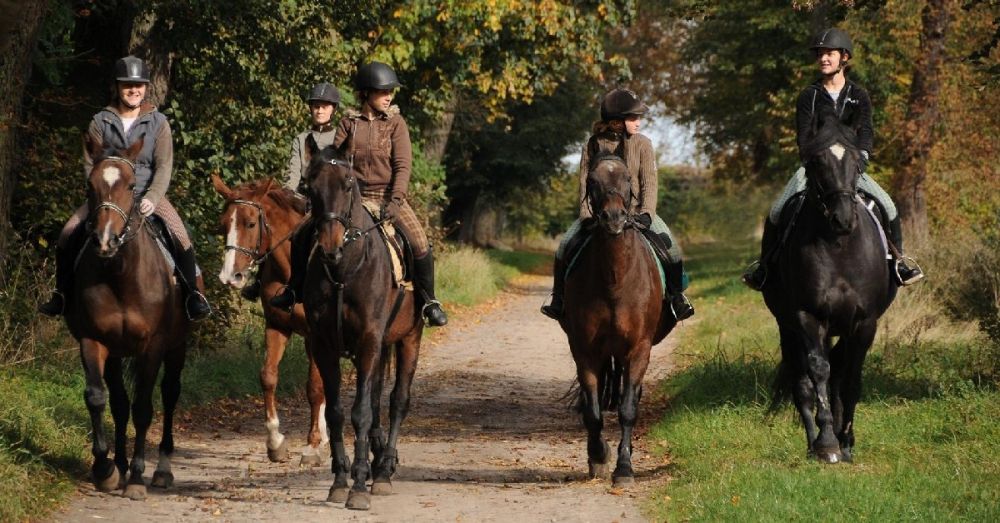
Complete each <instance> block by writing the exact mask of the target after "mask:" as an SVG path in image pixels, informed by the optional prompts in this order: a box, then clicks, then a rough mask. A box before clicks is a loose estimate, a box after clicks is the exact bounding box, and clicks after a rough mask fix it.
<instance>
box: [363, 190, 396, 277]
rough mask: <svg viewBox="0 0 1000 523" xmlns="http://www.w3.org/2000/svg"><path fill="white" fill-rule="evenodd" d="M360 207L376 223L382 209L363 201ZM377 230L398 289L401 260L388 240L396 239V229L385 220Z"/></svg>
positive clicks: (391, 242) (373, 202)
mask: <svg viewBox="0 0 1000 523" xmlns="http://www.w3.org/2000/svg"><path fill="white" fill-rule="evenodd" d="M362 205H364V207H365V210H366V211H368V214H370V215H371V217H372V219H373V220H375V221H376V222H377V221H379V219H380V215H381V214H382V208H381V205H379V203H378V202H376V201H374V200H364V201H362ZM378 229H379V233H380V235H381V236H382V241H384V242H385V246H386V247H387V248H388V249H389V258H390V259H391V260H392V278H393V280H394V281H395V282H396V286H397V287H398V286H399V285H401V284H402V283H403V260H402V258H401V257H400V255H399V249H397V248H396V244H395V242H394V241H392V240H390V238H395V237H396V227H394V226H393V225H392V222H391V221H389V220H386V221H384V222H382V224H381V225H379V227H378Z"/></svg>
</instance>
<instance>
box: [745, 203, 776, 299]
mask: <svg viewBox="0 0 1000 523" xmlns="http://www.w3.org/2000/svg"><path fill="white" fill-rule="evenodd" d="M780 239H781V234H780V231H779V230H778V226H777V225H774V224H772V223H771V220H770V219H769V218H764V235H763V237H762V238H761V240H760V259H759V260H757V261H755V262H753V263H751V264H750V266H749V267H747V268H746V270H745V271H743V278H742V279H743V283H745V284H746V285H747V286H748V287H750V288H751V289H753V290H755V291H759V290H763V289H764V284H765V283H766V282H767V271H768V268H769V265H770V264H771V262H772V261H773V260H772V259H771V258H773V257H774V255H775V252H776V251H777V250H778V245H779V244H780V243H781V241H780Z"/></svg>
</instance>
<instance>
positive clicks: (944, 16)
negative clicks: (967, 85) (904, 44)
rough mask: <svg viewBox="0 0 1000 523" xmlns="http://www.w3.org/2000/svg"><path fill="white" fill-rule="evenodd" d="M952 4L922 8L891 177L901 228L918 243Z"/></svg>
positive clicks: (933, 2)
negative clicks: (897, 164)
mask: <svg viewBox="0 0 1000 523" xmlns="http://www.w3.org/2000/svg"><path fill="white" fill-rule="evenodd" d="M955 8H956V2H955V0H928V2H927V4H926V5H925V6H924V9H923V12H922V13H921V21H922V28H921V31H920V51H919V53H918V54H917V58H916V60H915V61H914V66H913V83H912V84H911V85H910V96H909V100H908V102H907V111H906V121H905V123H904V125H905V127H904V129H903V158H902V162H900V167H899V169H897V170H896V172H895V174H894V176H893V178H892V187H893V189H894V192H895V196H896V206H897V207H898V208H899V214H900V218H901V220H902V223H903V228H904V229H905V230H906V232H907V235H908V236H909V237H910V238H913V239H915V240H916V241H917V243H921V242H923V241H924V240H925V239H926V238H927V235H928V233H929V226H928V222H927V202H926V201H925V199H924V180H925V179H926V178H927V161H928V159H929V157H930V153H931V150H932V149H933V148H934V144H935V143H936V142H937V140H938V137H939V123H938V122H939V121H940V97H941V71H942V69H943V65H944V60H945V35H946V33H947V30H948V24H949V23H950V22H951V18H952V13H953V12H954V9H955Z"/></svg>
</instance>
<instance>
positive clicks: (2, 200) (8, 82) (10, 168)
mask: <svg viewBox="0 0 1000 523" xmlns="http://www.w3.org/2000/svg"><path fill="white" fill-rule="evenodd" d="M2 6H3V7H4V8H5V11H4V16H9V17H10V19H12V20H14V21H15V24H14V25H13V26H12V27H11V30H10V32H9V33H8V34H7V35H5V37H6V41H5V42H3V43H4V46H5V49H4V52H3V53H0V260H6V259H7V246H8V244H9V242H10V240H11V238H10V236H11V227H10V208H11V197H12V196H13V194H14V187H15V185H16V183H17V166H16V163H17V162H16V158H17V152H18V151H17V142H18V140H17V134H18V128H19V127H20V125H21V103H22V99H23V96H24V89H25V86H26V85H27V83H28V79H29V78H30V77H31V58H32V54H33V51H34V49H35V43H36V41H37V40H38V29H39V28H40V27H41V25H42V18H43V15H44V14H45V11H46V10H47V7H48V2H47V1H22V2H4V3H3V4H2ZM5 279H6V268H5V267H3V266H2V264H0V282H2V281H4V280H5Z"/></svg>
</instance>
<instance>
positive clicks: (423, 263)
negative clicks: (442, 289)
mask: <svg viewBox="0 0 1000 523" xmlns="http://www.w3.org/2000/svg"><path fill="white" fill-rule="evenodd" d="M413 283H415V284H416V287H417V290H418V291H419V292H420V294H421V295H422V296H423V297H424V307H423V309H422V310H421V311H420V314H421V315H422V316H423V317H424V319H425V320H427V324H428V325H431V326H434V327H443V326H444V325H447V324H448V316H447V315H446V314H445V313H444V310H442V309H441V302H439V301H437V299H436V298H435V297H434V254H433V253H432V252H431V251H429V250H428V251H427V254H426V255H424V256H423V257H422V258H414V259H413Z"/></svg>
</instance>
